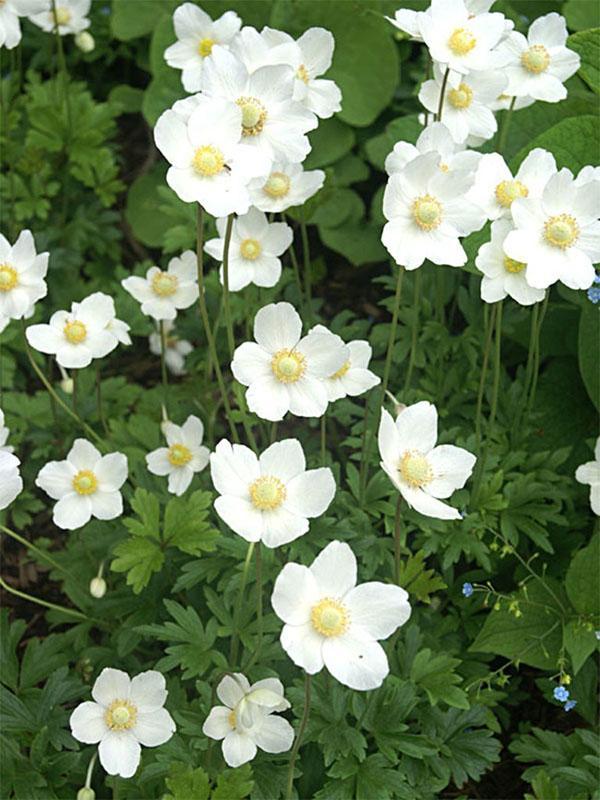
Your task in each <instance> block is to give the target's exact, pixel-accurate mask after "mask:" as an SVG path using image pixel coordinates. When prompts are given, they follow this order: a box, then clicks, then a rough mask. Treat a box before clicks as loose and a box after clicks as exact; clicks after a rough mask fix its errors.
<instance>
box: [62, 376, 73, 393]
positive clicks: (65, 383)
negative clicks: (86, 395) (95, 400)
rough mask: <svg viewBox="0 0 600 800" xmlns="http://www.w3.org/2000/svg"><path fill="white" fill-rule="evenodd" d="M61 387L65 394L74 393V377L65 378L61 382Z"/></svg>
mask: <svg viewBox="0 0 600 800" xmlns="http://www.w3.org/2000/svg"><path fill="white" fill-rule="evenodd" d="M60 388H61V389H62V390H63V392H64V393H65V394H73V378H64V379H63V380H62V381H61V382H60Z"/></svg>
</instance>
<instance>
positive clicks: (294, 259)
mask: <svg viewBox="0 0 600 800" xmlns="http://www.w3.org/2000/svg"><path fill="white" fill-rule="evenodd" d="M290 261H291V262H292V267H293V270H294V275H295V277H296V284H297V286H298V295H299V297H300V308H301V309H302V316H303V317H304V316H305V315H306V312H305V310H304V307H305V304H304V289H303V288H302V277H301V276H300V265H299V264H298V257H297V256H296V251H295V250H294V243H293V242H292V244H291V245H290Z"/></svg>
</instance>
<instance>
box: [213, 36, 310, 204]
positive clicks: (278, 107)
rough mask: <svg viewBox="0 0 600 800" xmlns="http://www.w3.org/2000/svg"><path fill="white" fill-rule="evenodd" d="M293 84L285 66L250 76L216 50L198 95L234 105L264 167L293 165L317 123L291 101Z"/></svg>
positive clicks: (304, 150)
mask: <svg viewBox="0 0 600 800" xmlns="http://www.w3.org/2000/svg"><path fill="white" fill-rule="evenodd" d="M294 82H295V75H294V70H293V69H292V68H291V67H288V66H285V65H278V66H266V67H261V68H260V69H258V70H256V72H254V73H252V74H250V73H249V72H248V69H247V67H246V66H245V65H244V64H243V63H242V62H241V61H240V60H239V59H238V58H236V57H235V56H234V55H233V54H232V53H230V52H227V51H226V50H224V49H223V48H221V47H217V48H215V50H214V52H213V54H212V57H211V58H210V60H209V61H207V62H206V64H205V65H204V72H203V75H202V91H203V92H204V93H205V94H206V95H208V96H209V97H221V98H226V99H227V100H230V101H232V102H234V103H235V104H236V105H237V106H238V108H239V109H240V110H241V112H242V116H241V128H240V130H241V132H242V134H243V136H244V141H245V143H246V144H248V145H250V146H252V147H253V148H254V150H255V153H256V152H257V151H258V152H260V153H262V154H263V155H264V156H266V157H267V158H268V160H269V162H270V163H271V162H273V161H275V160H280V159H287V160H288V161H293V162H298V161H303V160H304V159H305V158H306V156H307V155H308V153H309V152H310V142H309V141H308V137H307V136H306V133H307V132H308V131H311V130H313V129H314V128H316V127H317V124H318V120H317V118H316V117H315V115H314V114H313V113H312V112H311V111H308V110H307V109H306V108H304V107H303V106H302V105H300V103H297V102H295V101H293V100H292V96H293V93H294ZM255 157H256V156H255ZM240 213H244V212H240ZM218 216H223V215H222V214H221V215H218Z"/></svg>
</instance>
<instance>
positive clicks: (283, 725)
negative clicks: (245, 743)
mask: <svg viewBox="0 0 600 800" xmlns="http://www.w3.org/2000/svg"><path fill="white" fill-rule="evenodd" d="M253 737H254V741H255V742H256V744H257V746H258V747H259V748H260V749H261V750H264V751H265V752H266V753H285V752H287V751H288V750H289V749H290V748H291V746H292V743H293V741H294V729H293V728H292V726H291V725H290V723H289V722H288V721H287V719H283V717H277V716H275V715H273V714H269V715H268V716H266V717H265V718H264V719H263V722H262V725H261V726H260V727H259V728H258V730H257V731H254V732H253Z"/></svg>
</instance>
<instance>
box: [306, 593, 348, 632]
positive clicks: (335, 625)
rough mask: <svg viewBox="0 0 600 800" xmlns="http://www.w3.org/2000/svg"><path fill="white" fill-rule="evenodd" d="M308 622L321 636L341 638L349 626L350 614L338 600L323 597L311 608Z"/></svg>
mask: <svg viewBox="0 0 600 800" xmlns="http://www.w3.org/2000/svg"><path fill="white" fill-rule="evenodd" d="M310 621H311V622H312V626H313V628H314V629H315V630H316V631H317V632H318V633H320V634H321V636H327V637H328V638H329V637H330V636H341V635H342V634H343V633H345V632H346V630H347V628H348V625H349V624H350V614H349V613H348V609H347V608H346V606H345V605H343V603H340V601H339V600H333V599H332V598H331V597H324V598H323V600H320V601H319V602H318V603H317V605H316V606H313V607H312V608H311V610H310Z"/></svg>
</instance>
